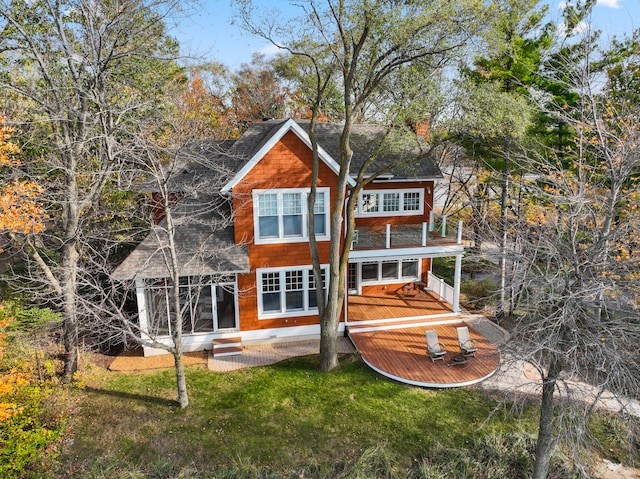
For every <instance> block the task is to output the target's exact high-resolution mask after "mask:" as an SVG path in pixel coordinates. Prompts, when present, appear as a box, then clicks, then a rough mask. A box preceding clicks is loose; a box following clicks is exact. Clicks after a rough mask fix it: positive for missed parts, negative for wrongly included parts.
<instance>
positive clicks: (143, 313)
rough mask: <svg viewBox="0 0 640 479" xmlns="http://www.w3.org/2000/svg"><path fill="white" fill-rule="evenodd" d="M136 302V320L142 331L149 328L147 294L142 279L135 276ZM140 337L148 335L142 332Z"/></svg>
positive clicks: (147, 337) (146, 337) (144, 337)
mask: <svg viewBox="0 0 640 479" xmlns="http://www.w3.org/2000/svg"><path fill="white" fill-rule="evenodd" d="M136 303H137V305H138V322H139V323H140V329H141V330H142V331H148V330H149V314H148V308H147V295H146V294H145V288H144V279H142V278H136ZM141 337H142V339H147V340H148V339H149V336H147V335H146V334H144V333H142V334H141Z"/></svg>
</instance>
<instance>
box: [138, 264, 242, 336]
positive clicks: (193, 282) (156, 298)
mask: <svg viewBox="0 0 640 479" xmlns="http://www.w3.org/2000/svg"><path fill="white" fill-rule="evenodd" d="M221 279H223V280H227V281H228V284H227V283H225V284H224V286H223V285H221V284H220V283H218V281H220V280H221ZM234 281H235V280H234V278H217V279H216V283H214V282H213V278H211V277H209V276H205V277H198V276H184V277H181V278H180V285H179V288H178V295H179V299H180V304H179V308H180V310H179V312H178V317H181V318H182V332H183V333H184V334H195V333H206V332H211V331H214V329H215V325H214V319H215V315H216V314H218V319H219V313H220V312H219V311H216V308H214V299H215V300H216V301H219V300H218V296H219V295H221V294H222V293H223V288H225V289H226V290H228V291H229V293H228V296H229V301H230V302H231V304H232V306H233V304H234V303H233V302H234V298H235V283H234ZM173 293H174V289H173V285H172V283H171V280H169V279H168V278H161V279H153V280H147V281H146V284H145V295H146V307H147V313H148V314H147V331H148V333H149V334H150V335H151V336H165V335H170V334H171V321H170V319H175V318H176V306H175V301H174V298H175V296H174V295H173ZM230 314H231V315H232V317H231V319H233V321H234V323H233V324H235V310H234V309H233V308H232V310H231V311H230Z"/></svg>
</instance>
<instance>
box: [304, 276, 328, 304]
mask: <svg viewBox="0 0 640 479" xmlns="http://www.w3.org/2000/svg"><path fill="white" fill-rule="evenodd" d="M320 273H321V275H322V285H323V287H322V290H323V291H324V293H325V297H326V295H327V290H326V287H327V278H326V271H325V270H324V269H323V270H322V271H321V272H320ZM308 294H309V309H313V308H317V307H318V292H317V288H316V280H315V276H314V275H313V270H311V271H310V272H309V291H308Z"/></svg>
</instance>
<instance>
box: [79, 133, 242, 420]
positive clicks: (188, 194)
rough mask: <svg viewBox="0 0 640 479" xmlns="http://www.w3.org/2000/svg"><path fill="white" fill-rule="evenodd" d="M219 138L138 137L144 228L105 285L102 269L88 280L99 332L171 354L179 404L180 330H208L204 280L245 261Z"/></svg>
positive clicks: (182, 378)
mask: <svg viewBox="0 0 640 479" xmlns="http://www.w3.org/2000/svg"><path fill="white" fill-rule="evenodd" d="M172 132H173V133H175V135H176V136H177V135H178V134H177V132H176V130H172ZM225 145H226V143H225V142H218V141H207V140H199V141H194V142H191V143H189V144H186V145H184V146H183V147H181V148H179V149H172V148H170V147H168V146H167V145H165V144H163V145H162V146H158V145H157V146H158V147H157V148H152V147H151V146H150V144H149V142H148V141H145V142H143V143H142V144H141V145H140V149H141V150H142V151H140V152H139V154H137V155H136V158H138V159H139V163H135V164H134V165H133V166H134V170H133V171H134V173H135V174H136V176H137V178H138V181H137V182H135V183H134V184H132V186H131V188H132V189H137V190H138V192H141V191H146V192H147V193H148V194H147V195H146V200H145V201H146V202H147V204H148V205H149V206H151V207H152V209H153V211H152V212H150V211H148V210H149V209H147V211H148V213H150V214H147V220H148V221H151V225H150V229H149V233H148V235H147V237H146V238H145V239H144V240H143V241H142V242H141V243H140V244H139V245H137V247H136V249H135V250H134V251H133V252H132V253H131V254H130V255H129V256H128V258H127V259H126V260H125V261H124V262H123V263H122V264H120V266H118V268H117V269H116V270H115V272H114V273H113V274H111V275H110V277H112V278H114V279H115V282H114V283H112V284H111V287H109V288H105V283H107V284H108V279H107V278H104V277H103V282H97V283H93V284H92V285H91V289H92V291H94V293H95V297H96V298H101V299H100V302H101V303H103V304H104V305H105V308H104V310H103V311H102V314H100V315H99V316H98V317H96V318H95V320H94V321H95V323H96V328H99V329H100V331H101V333H102V334H103V335H105V336H108V335H109V334H111V335H112V336H113V335H115V336H122V334H124V336H125V338H126V340H127V341H128V342H133V343H137V344H141V345H144V346H147V347H152V348H158V349H162V350H165V351H167V352H169V353H171V354H172V355H173V358H174V365H175V373H176V384H177V394H178V403H179V404H180V406H181V407H183V408H184V407H187V406H188V404H189V399H188V392H187V383H186V375H185V369H184V363H183V352H184V341H183V335H184V333H189V334H191V333H194V332H207V331H209V332H212V331H213V328H214V325H213V321H214V318H213V309H212V302H213V301H214V300H215V298H214V297H213V294H214V293H213V290H212V285H216V284H223V283H224V282H225V280H226V279H227V278H226V276H227V275H228V274H229V272H230V271H231V272H237V271H238V270H239V269H246V268H248V265H247V264H244V263H243V260H244V259H246V258H247V253H246V249H245V248H244V247H243V246H242V245H238V244H236V243H235V239H234V236H233V229H232V227H231V226H232V224H233V218H232V209H231V201H230V198H227V197H226V196H224V195H223V194H222V193H221V192H220V190H221V188H222V187H223V186H224V185H225V184H226V183H227V182H228V181H229V179H230V178H231V177H232V172H233V171H234V170H233V169H232V168H230V166H229V162H231V161H235V160H234V159H233V158H232V157H228V156H226V152H225ZM112 256H113V255H106V256H104V255H101V254H100V253H99V252H96V255H95V256H94V258H95V259H96V261H95V263H94V264H95V265H96V268H97V269H98V268H101V267H102V265H106V266H107V268H106V269H107V270H108V268H109V259H110V258H111V257H112ZM234 261H236V262H235V263H234ZM245 261H246V260H245ZM219 287H220V288H223V286H219ZM127 291H128V292H131V291H137V294H138V296H140V295H144V299H143V300H142V301H141V300H140V297H138V302H139V307H140V306H142V305H143V304H144V313H141V314H138V311H135V312H134V311H130V310H128V309H127V307H126V303H125V302H124V301H123V294H126V293H123V292H127ZM230 293H232V294H233V293H235V292H234V291H230ZM94 302H95V300H94ZM140 303H142V304H140Z"/></svg>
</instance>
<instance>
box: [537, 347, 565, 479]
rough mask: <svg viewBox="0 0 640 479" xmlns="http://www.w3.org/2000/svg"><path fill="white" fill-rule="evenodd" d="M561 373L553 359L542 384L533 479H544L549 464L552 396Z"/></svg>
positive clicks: (558, 365) (555, 360)
mask: <svg viewBox="0 0 640 479" xmlns="http://www.w3.org/2000/svg"><path fill="white" fill-rule="evenodd" d="M561 371H562V364H561V361H560V360H558V359H554V360H553V361H552V363H551V366H550V367H549V372H548V374H547V377H546V378H544V380H543V382H542V400H541V402H540V422H539V424H538V440H537V442H536V462H535V465H534V469H533V479H546V477H547V475H548V474H549V465H550V464H551V453H552V452H553V446H554V442H555V441H554V438H553V418H554V412H553V402H554V397H553V394H554V393H555V390H556V381H557V379H558V376H559V375H560V372H561Z"/></svg>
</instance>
